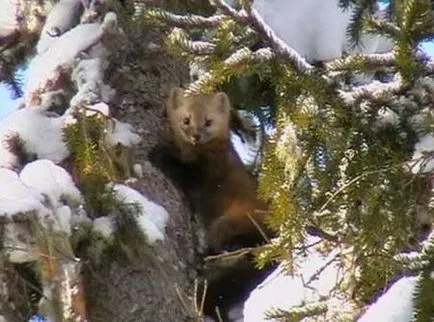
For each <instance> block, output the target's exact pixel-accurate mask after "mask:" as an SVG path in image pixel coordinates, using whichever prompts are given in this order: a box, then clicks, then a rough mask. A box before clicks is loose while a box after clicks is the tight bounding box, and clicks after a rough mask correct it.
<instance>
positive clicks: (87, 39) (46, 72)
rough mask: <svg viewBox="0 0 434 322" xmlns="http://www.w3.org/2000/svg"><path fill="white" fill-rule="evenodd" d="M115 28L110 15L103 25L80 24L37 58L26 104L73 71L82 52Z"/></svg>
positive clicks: (32, 69) (114, 21)
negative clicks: (67, 72) (46, 87)
mask: <svg viewBox="0 0 434 322" xmlns="http://www.w3.org/2000/svg"><path fill="white" fill-rule="evenodd" d="M115 27H116V15H115V14H114V13H112V12H109V13H107V14H106V16H105V18H104V21H103V22H102V24H99V23H88V24H80V25H78V26H76V27H75V28H73V29H71V30H69V31H67V32H66V33H64V34H63V35H61V36H60V37H58V38H57V40H56V41H55V42H54V43H53V44H52V45H51V47H50V48H49V49H47V50H46V51H45V52H44V53H42V54H41V55H38V56H36V57H35V58H34V59H33V60H32V61H31V63H30V64H29V70H28V78H27V86H26V90H25V97H27V98H26V101H28V100H31V97H32V95H33V94H35V93H36V92H37V91H38V90H39V89H41V88H44V87H45V86H46V84H47V83H48V82H50V81H51V80H52V79H53V78H55V79H56V78H57V77H58V74H59V73H61V72H62V71H65V70H68V69H69V68H71V67H72V65H73V63H74V59H75V58H76V57H77V56H78V55H79V54H80V53H81V52H83V51H85V50H87V49H89V48H90V47H92V46H94V45H96V44H97V43H99V41H100V40H101V38H102V36H103V35H104V33H105V32H108V31H111V30H113V29H114V28H115Z"/></svg>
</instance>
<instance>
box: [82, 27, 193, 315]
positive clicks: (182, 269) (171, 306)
mask: <svg viewBox="0 0 434 322" xmlns="http://www.w3.org/2000/svg"><path fill="white" fill-rule="evenodd" d="M121 27H122V26H121ZM127 37H128V39H129V40H128V41H129V43H128V45H127V46H126V47H127V49H126V50H123V52H119V53H118V54H120V57H121V59H119V57H117V58H116V59H113V61H112V62H111V63H112V65H111V66H110V67H111V68H109V71H108V74H109V75H107V77H108V78H109V82H108V83H110V84H111V86H112V87H114V88H115V89H116V91H117V99H118V104H117V106H111V112H112V115H113V116H114V117H116V118H118V119H120V120H121V121H124V122H128V123H130V124H131V125H132V126H133V127H134V128H135V129H136V130H138V131H139V133H140V135H141V136H142V139H143V140H142V143H141V145H140V146H139V147H138V149H137V151H136V162H137V163H139V164H141V166H142V168H143V177H142V178H141V179H139V181H138V182H136V183H133V184H132V186H133V187H134V188H135V189H137V190H138V191H140V192H141V193H143V194H144V195H145V196H146V197H147V198H149V199H150V200H152V201H154V202H156V203H158V204H160V205H161V206H163V207H164V208H165V209H166V210H167V211H168V212H169V214H170V219H169V223H168V226H167V230H166V236H165V240H164V242H157V243H155V244H153V245H152V246H148V245H143V250H144V251H143V252H140V254H141V256H140V257H139V258H135V259H134V260H133V261H132V262H131V261H130V260H125V259H123V258H122V257H121V256H119V257H116V256H114V258H111V259H110V260H109V261H107V262H105V263H104V265H101V266H100V267H99V268H98V269H97V270H95V269H94V268H93V267H91V266H90V265H89V266H86V265H85V266H84V268H85V274H84V275H85V294H86V298H87V305H88V308H87V309H88V314H89V319H90V321H92V322H97V321H104V322H108V321H125V322H126V321H168V322H169V321H191V320H194V319H195V318H194V306H193V301H192V293H193V285H194V279H195V277H196V269H195V267H196V266H197V265H196V264H197V257H196V252H195V247H194V238H195V237H194V236H195V234H194V233H193V229H192V225H191V221H190V218H191V212H190V210H189V208H188V204H187V201H186V199H185V198H184V196H183V194H182V192H180V191H178V190H177V188H176V187H175V186H174V185H173V184H172V182H171V181H170V180H169V179H168V178H166V177H165V176H164V175H163V174H162V173H161V172H160V171H159V170H158V169H156V168H155V167H154V166H153V165H152V164H151V163H150V162H149V160H148V154H149V152H150V150H151V149H152V148H153V147H154V146H155V145H156V144H158V142H159V141H160V140H161V134H162V130H163V126H164V124H163V117H164V115H163V107H164V104H165V99H166V97H167V94H168V91H169V89H170V88H171V87H172V86H175V85H176V86H179V85H181V84H182V83H183V82H184V81H186V80H187V76H188V73H187V68H186V66H185V64H183V63H182V62H180V61H178V60H176V59H174V58H173V57H171V56H170V55H169V54H168V53H167V51H166V49H165V48H164V43H163V41H162V37H161V33H160V32H159V31H158V30H152V29H146V28H140V29H137V30H135V31H131V32H127Z"/></svg>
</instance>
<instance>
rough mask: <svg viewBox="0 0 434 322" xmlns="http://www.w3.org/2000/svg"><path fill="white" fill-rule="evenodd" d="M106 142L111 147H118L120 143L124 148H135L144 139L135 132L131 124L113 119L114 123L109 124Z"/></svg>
mask: <svg viewBox="0 0 434 322" xmlns="http://www.w3.org/2000/svg"><path fill="white" fill-rule="evenodd" d="M105 140H106V143H107V144H108V145H109V146H116V145H117V144H118V143H120V144H121V145H123V146H134V145H136V144H138V143H140V141H141V140H142V139H141V137H140V136H139V135H138V134H136V133H134V132H133V127H132V126H131V125H130V124H128V123H124V122H120V121H117V120H115V119H113V122H109V125H108V128H107V135H106V138H105Z"/></svg>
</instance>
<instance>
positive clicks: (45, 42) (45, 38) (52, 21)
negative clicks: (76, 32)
mask: <svg viewBox="0 0 434 322" xmlns="http://www.w3.org/2000/svg"><path fill="white" fill-rule="evenodd" d="M81 1H82V0H60V1H59V2H57V3H56V4H55V5H54V7H53V9H52V10H51V11H50V13H49V14H48V17H47V20H46V21H45V24H44V27H43V28H42V31H41V38H40V39H39V42H38V45H37V47H36V49H37V51H38V54H41V53H43V52H45V51H46V50H47V49H48V48H49V47H50V46H51V45H52V44H53V42H55V41H56V40H57V38H58V37H59V36H60V35H62V34H63V33H65V32H66V31H67V30H69V29H71V28H72V27H73V26H74V25H75V24H76V23H77V22H78V20H79V16H80V14H81V10H80V9H82V8H83V7H82V4H81Z"/></svg>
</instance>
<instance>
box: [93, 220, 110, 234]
mask: <svg viewBox="0 0 434 322" xmlns="http://www.w3.org/2000/svg"><path fill="white" fill-rule="evenodd" d="M93 230H95V231H97V232H100V233H101V234H102V235H103V236H104V237H110V235H111V234H113V224H112V222H111V219H110V218H109V217H99V218H96V219H95V220H94V221H93Z"/></svg>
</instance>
